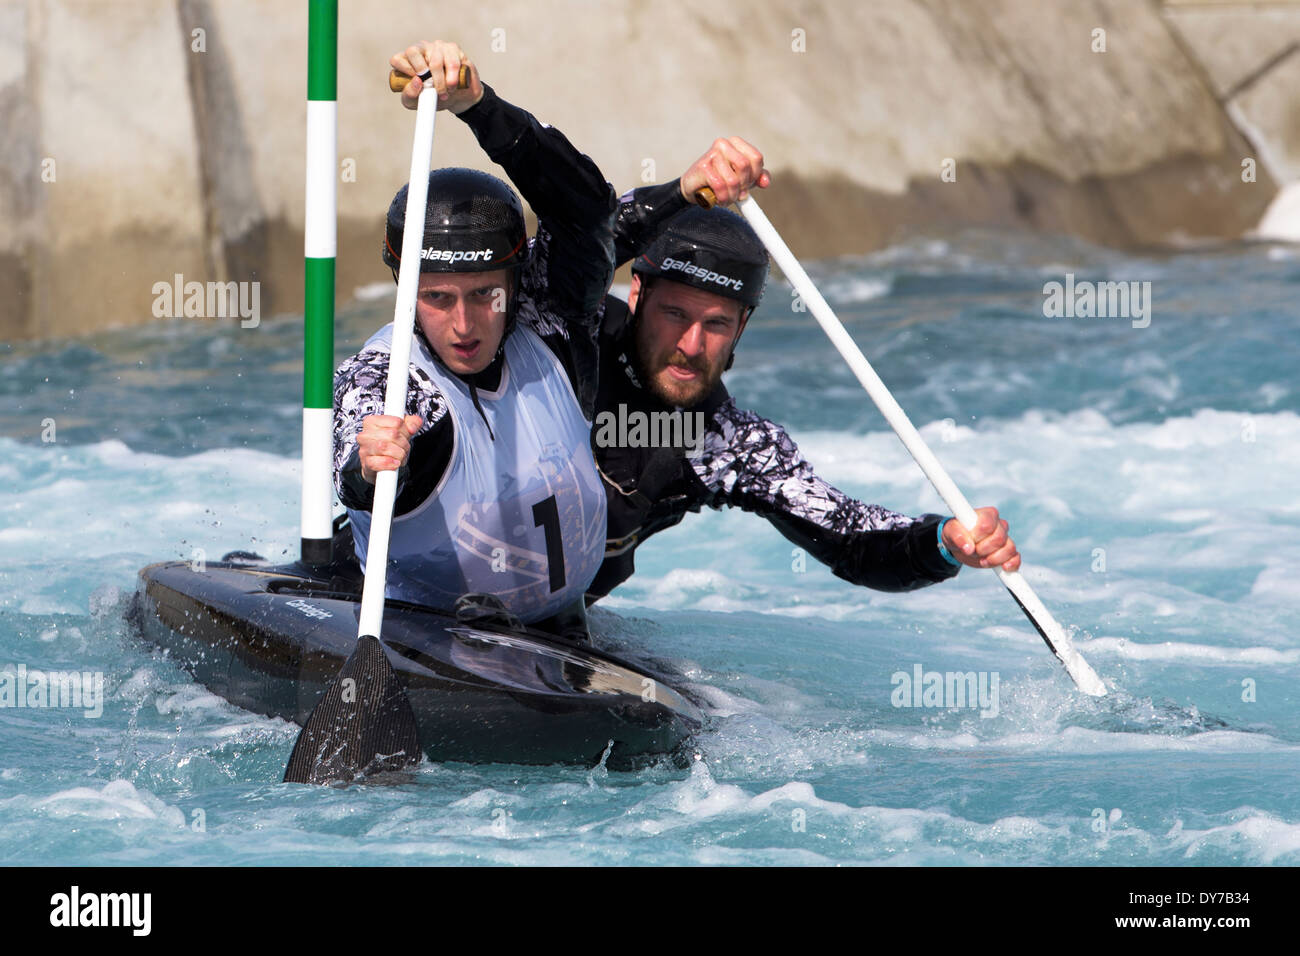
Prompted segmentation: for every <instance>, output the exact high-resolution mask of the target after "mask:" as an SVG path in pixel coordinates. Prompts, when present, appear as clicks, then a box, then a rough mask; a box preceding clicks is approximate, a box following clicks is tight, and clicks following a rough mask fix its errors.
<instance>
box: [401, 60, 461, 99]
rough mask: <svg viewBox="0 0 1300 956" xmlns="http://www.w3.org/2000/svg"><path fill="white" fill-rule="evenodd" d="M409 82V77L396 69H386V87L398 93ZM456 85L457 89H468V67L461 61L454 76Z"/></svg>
mask: <svg viewBox="0 0 1300 956" xmlns="http://www.w3.org/2000/svg"><path fill="white" fill-rule="evenodd" d="M410 82H411V77H409V76H407V75H406V74H404V73H398V72H397V71H396V70H389V71H388V88H389V89H390V90H392V91H393V92H394V93H400V92H402V90H404V89H406V84H408V83H410ZM456 87H457V88H458V89H462V90H467V89H469V67H468V66H465V65H464V64H463V63H462V64H461V67H460V75H459V76H457V77H456Z"/></svg>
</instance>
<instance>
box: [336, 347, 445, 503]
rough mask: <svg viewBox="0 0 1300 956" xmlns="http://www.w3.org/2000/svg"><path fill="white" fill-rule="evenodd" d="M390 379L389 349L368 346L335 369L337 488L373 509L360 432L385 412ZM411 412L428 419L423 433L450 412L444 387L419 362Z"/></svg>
mask: <svg viewBox="0 0 1300 956" xmlns="http://www.w3.org/2000/svg"><path fill="white" fill-rule="evenodd" d="M387 383H388V350H387V349H380V348H367V349H362V350H361V351H360V352H358V353H357V354H356V355H354V356H352V357H351V358H350V359H348V360H347V361H346V362H344V363H343V364H342V365H341V366H339V370H338V371H337V372H336V373H335V374H334V490H335V492H336V493H337V494H338V496H339V501H341V502H342V503H343V504H344V505H345V506H346V507H349V508H360V507H365V508H369V498H370V494H369V493H368V491H367V490H365V489H361V488H360V486H359V485H358V484H357V478H358V477H359V470H360V463H359V461H358V460H357V457H356V450H357V435H359V434H360V433H361V424H362V422H363V421H364V420H365V419H366V418H367V417H369V416H371V415H382V414H383V413H384V388H385V386H386V385H387ZM406 414H408V415H419V416H420V417H421V418H423V419H424V424H423V425H422V426H421V427H420V431H419V432H418V433H417V434H421V435H422V434H424V433H425V432H427V431H429V430H430V429H431V428H433V426H434V425H436V424H437V423H438V422H440V421H441V420H442V419H443V417H444V416H446V414H447V402H446V400H445V399H444V398H443V397H442V393H441V392H440V391H439V390H438V386H437V385H436V384H434V382H433V380H432V379H431V378H429V376H428V375H427V374H426V373H425V372H424V371H423V370H421V369H420V368H418V367H417V366H416V365H415V364H414V363H412V365H411V374H410V380H409V382H408V384H407V389H406ZM399 484H400V482H399Z"/></svg>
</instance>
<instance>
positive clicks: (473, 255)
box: [383, 167, 528, 272]
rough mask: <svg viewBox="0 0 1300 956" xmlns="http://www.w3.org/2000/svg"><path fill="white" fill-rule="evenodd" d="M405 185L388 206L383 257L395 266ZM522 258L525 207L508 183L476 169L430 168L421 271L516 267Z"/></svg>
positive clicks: (525, 244)
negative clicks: (431, 169) (431, 170)
mask: <svg viewBox="0 0 1300 956" xmlns="http://www.w3.org/2000/svg"><path fill="white" fill-rule="evenodd" d="M407 188H408V187H407V186H403V187H402V188H401V189H399V190H398V191H397V195H396V196H394V197H393V202H392V204H391V205H390V206H389V207H388V224H387V229H386V231H385V235H384V249H383V257H384V262H386V263H387V264H388V265H389V266H391V267H392V268H394V269H396V268H398V267H399V265H400V264H401V257H402V252H401V250H402V226H403V220H404V219H405V218H406V191H407ZM527 259H528V233H527V231H526V230H525V228H524V209H523V205H522V204H521V203H520V202H519V197H518V196H516V195H515V191H514V190H513V189H511V188H510V187H509V186H507V185H506V184H505V183H503V182H502V181H501V180H499V179H497V178H496V177H495V176H490V175H488V174H487V173H481V172H479V171H478V170H476V169H460V168H456V167H453V168H449V169H436V170H434V171H433V172H431V173H429V198H428V202H427V205H426V207H425V216H424V237H423V241H422V242H421V249H420V271H421V272H492V271H494V270H496V269H509V268H517V267H519V266H522V265H523V264H524V263H525V262H526V261H527Z"/></svg>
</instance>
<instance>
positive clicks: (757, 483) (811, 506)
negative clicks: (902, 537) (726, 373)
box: [694, 399, 917, 534]
mask: <svg viewBox="0 0 1300 956" xmlns="http://www.w3.org/2000/svg"><path fill="white" fill-rule="evenodd" d="M709 424H710V425H711V426H712V427H710V428H709V429H708V430H707V431H706V433H705V440H704V447H703V449H702V451H701V453H700V454H699V456H698V457H696V458H695V459H694V468H695V473H696V475H697V476H698V477H699V479H700V480H701V481H702V482H703V483H704V485H705V487H706V488H707V489H708V490H709V493H710V500H709V501H708V504H709V506H710V507H713V508H721V507H723V506H724V505H733V506H737V507H740V508H743V509H744V510H746V511H755V512H759V513H764V514H766V513H773V512H775V513H781V514H786V515H790V516H792V517H797V518H802V519H804V520H806V521H810V522H812V523H813V524H816V525H817V526H819V527H821V528H824V529H826V530H827V531H833V532H837V533H840V534H847V533H850V532H854V531H887V530H892V529H896V528H906V527H909V526H910V525H912V524H913V523H915V521H916V520H917V519H915V518H911V517H908V516H907V515H904V514H899V513H898V512H896V511H890V510H889V509H888V508H882V507H881V506H880V505H869V504H864V503H863V502H861V501H857V500H855V499H853V498H850V497H849V496H848V495H846V494H844V492H842V491H840V490H839V489H838V488H834V487H832V486H831V485H829V484H827V483H826V482H825V481H824V480H823V479H821V478H820V477H818V475H817V474H816V473H815V472H814V471H813V469H812V466H811V465H810V464H808V462H807V460H805V459H804V457H803V455H801V454H800V453H799V449H798V447H797V446H796V445H795V443H794V442H793V441H792V440H791V439H790V436H789V435H788V434H786V431H785V429H784V428H782V427H781V426H780V425H778V424H776V423H775V422H772V421H769V420H767V419H766V418H763V417H761V416H759V415H756V414H754V413H753V412H751V411H748V410H745V409H740V408H737V407H736V404H735V402H734V401H732V400H731V399H728V400H727V401H726V402H725V403H724V404H723V405H722V406H720V407H719V408H718V410H717V411H716V412H715V413H714V415H713V419H712V421H711V422H710V423H709Z"/></svg>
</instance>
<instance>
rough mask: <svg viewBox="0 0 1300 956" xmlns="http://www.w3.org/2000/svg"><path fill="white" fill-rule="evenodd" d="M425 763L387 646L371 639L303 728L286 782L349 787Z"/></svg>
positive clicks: (361, 645)
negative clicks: (371, 776) (357, 781)
mask: <svg viewBox="0 0 1300 956" xmlns="http://www.w3.org/2000/svg"><path fill="white" fill-rule="evenodd" d="M419 760H420V734H419V731H418V730H417V729H416V725H415V713H414V712H413V711H412V710H411V703H410V701H408V700H407V699H406V691H405V689H404V688H403V687H402V684H401V681H400V680H399V679H398V677H397V674H396V673H395V672H394V671H393V666H392V665H391V664H390V663H389V662H388V655H387V654H385V653H384V648H383V645H382V644H380V643H379V640H378V639H377V638H375V637H371V636H369V635H367V636H365V637H362V638H360V639H359V640H358V641H357V649H356V651H355V652H354V653H353V654H352V656H351V657H349V658H348V661H347V663H346V664H344V665H343V670H342V671H340V672H339V676H338V679H337V680H336V681H335V682H334V683H333V684H331V685H330V687H329V689H328V690H326V691H325V696H324V697H322V698H321V700H320V703H319V704H317V705H316V709H315V710H314V711H312V714H311V716H310V717H308V718H307V723H306V724H304V725H303V728H302V733H301V734H299V735H298V742H297V743H296V744H294V748H293V753H292V754H291V755H290V757H289V766H288V767H287V768H286V770H285V772H284V782H285V783H315V784H330V783H348V782H349V781H351V780H355V779H356V778H358V777H364V776H367V775H369V774H373V773H382V772H385V771H391V770H403V769H405V768H407V767H410V766H413V765H414V764H416V763H419Z"/></svg>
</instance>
